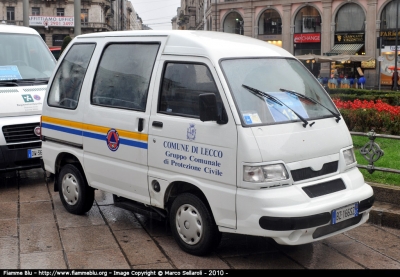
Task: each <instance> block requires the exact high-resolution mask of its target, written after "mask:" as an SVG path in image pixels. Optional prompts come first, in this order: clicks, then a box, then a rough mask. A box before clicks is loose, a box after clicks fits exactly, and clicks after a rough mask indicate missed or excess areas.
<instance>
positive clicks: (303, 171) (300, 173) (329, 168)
mask: <svg viewBox="0 0 400 277" xmlns="http://www.w3.org/2000/svg"><path fill="white" fill-rule="evenodd" d="M338 164H339V162H338V161H334V162H330V163H326V164H324V166H323V167H322V168H321V170H319V171H314V170H312V169H311V168H310V167H306V168H300V169H296V170H291V171H290V173H291V174H292V177H293V181H295V182H296V181H302V180H306V179H310V178H315V177H319V176H323V175H326V174H331V173H334V172H336V171H337V169H338Z"/></svg>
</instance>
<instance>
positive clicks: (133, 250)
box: [0, 170, 400, 269]
mask: <svg viewBox="0 0 400 277" xmlns="http://www.w3.org/2000/svg"><path fill="white" fill-rule="evenodd" d="M399 247H400V230H398V229H390V228H385V227H378V226H375V225H371V224H369V223H367V224H364V225H363V226H361V227H359V228H357V229H355V230H352V231H350V232H347V233H345V234H341V235H338V236H335V237H333V238H329V239H325V240H322V241H320V242H316V243H313V244H308V245H302V246H295V247H294V246H280V245H278V244H276V243H275V242H274V241H273V240H272V239H269V238H259V237H251V236H243V235H232V234H228V235H225V234H224V235H223V237H222V241H221V244H220V246H219V247H218V248H217V250H216V252H214V253H213V254H212V255H210V256H207V257H196V256H191V255H189V254H186V253H185V252H183V251H182V250H180V248H179V247H178V246H177V244H176V243H175V241H174V240H173V238H172V236H171V233H170V231H169V230H168V227H167V225H166V224H165V223H162V222H161V223H160V222H158V221H152V220H148V219H147V218H146V217H143V216H140V215H136V214H133V213H131V212H129V211H126V210H123V209H120V208H117V207H115V206H114V205H113V200H112V196H111V195H110V194H107V193H104V192H101V191H97V192H96V199H95V205H94V206H93V208H92V209H91V210H90V212H89V213H88V214H86V215H84V216H76V215H72V214H69V213H68V212H66V211H65V209H64V207H63V206H62V203H61V201H60V198H59V195H58V193H56V192H54V191H53V184H52V183H49V184H46V182H45V181H44V177H43V171H42V170H29V171H25V172H20V176H15V175H14V174H7V175H5V174H2V175H0V268H1V269H55V268H56V269H363V268H370V269H400V251H399V249H400V248H399Z"/></svg>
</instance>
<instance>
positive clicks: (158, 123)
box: [152, 121, 163, 128]
mask: <svg viewBox="0 0 400 277" xmlns="http://www.w3.org/2000/svg"><path fill="white" fill-rule="evenodd" d="M152 125H153V126H154V127H159V128H162V126H163V123H162V122H161V121H153V123H152Z"/></svg>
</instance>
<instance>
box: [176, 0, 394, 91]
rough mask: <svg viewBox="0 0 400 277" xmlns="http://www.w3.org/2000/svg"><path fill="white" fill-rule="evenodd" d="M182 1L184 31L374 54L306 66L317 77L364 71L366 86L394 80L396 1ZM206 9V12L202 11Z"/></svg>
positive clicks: (299, 48)
mask: <svg viewBox="0 0 400 277" xmlns="http://www.w3.org/2000/svg"><path fill="white" fill-rule="evenodd" d="M181 2H182V3H181V7H184V9H181V10H180V14H178V15H177V25H178V26H179V27H180V28H179V29H192V30H196V29H202V30H212V31H218V32H229V33H236V34H241V35H245V36H250V37H254V38H257V39H260V40H264V41H266V42H269V43H272V44H275V45H277V46H280V47H282V48H284V49H286V50H287V51H289V52H290V53H292V54H293V55H302V54H309V53H313V54H320V55H328V56H329V55H336V54H357V55H366V56H370V57H373V58H375V60H374V61H372V62H369V63H361V62H360V63H351V64H347V63H345V64H331V63H321V64H312V63H310V64H306V66H307V67H308V68H309V69H310V71H312V72H313V73H314V74H315V75H319V74H321V75H322V76H329V75H330V74H331V73H332V71H333V70H335V73H337V74H340V75H348V76H354V77H359V76H360V74H363V75H364V76H365V78H366V80H367V84H366V87H376V86H378V84H379V83H381V84H382V85H390V83H391V79H390V78H391V74H392V72H393V68H394V61H393V60H394V56H395V55H394V50H395V41H396V39H395V38H396V22H397V24H398V26H399V27H400V23H399V18H398V17H396V7H397V5H396V4H397V3H396V0H308V1H300V0H268V1H260V0H258V1H257V0H182V1H181ZM399 2H400V1H399ZM199 3H201V6H200V5H199ZM201 9H202V10H203V12H202V13H199V12H198V11H199V10H201ZM399 14H400V12H399ZM187 18H189V19H191V20H187ZM180 19H181V21H179V20H180ZM399 69H400V68H399Z"/></svg>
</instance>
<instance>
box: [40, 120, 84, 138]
mask: <svg viewBox="0 0 400 277" xmlns="http://www.w3.org/2000/svg"><path fill="white" fill-rule="evenodd" d="M42 128H47V129H51V130H55V131H60V132H64V133H68V134H73V135H78V136H82V131H81V130H77V129H71V128H67V127H61V126H58V125H53V124H48V123H44V122H42Z"/></svg>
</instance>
